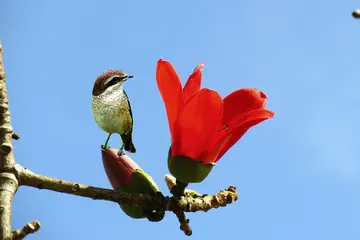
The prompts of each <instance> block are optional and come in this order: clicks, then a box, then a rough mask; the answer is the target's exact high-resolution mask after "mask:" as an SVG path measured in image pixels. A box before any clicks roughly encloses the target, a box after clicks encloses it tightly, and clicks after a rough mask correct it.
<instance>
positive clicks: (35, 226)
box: [12, 221, 40, 240]
mask: <svg viewBox="0 0 360 240" xmlns="http://www.w3.org/2000/svg"><path fill="white" fill-rule="evenodd" d="M39 229H40V223H39V221H34V222H31V223H28V224H26V225H25V226H24V227H23V228H21V229H18V230H16V231H13V233H12V234H13V236H12V240H20V239H24V238H25V237H26V236H27V235H29V234H30V233H34V232H36V231H38V230H39Z"/></svg>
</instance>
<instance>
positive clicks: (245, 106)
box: [223, 88, 267, 122]
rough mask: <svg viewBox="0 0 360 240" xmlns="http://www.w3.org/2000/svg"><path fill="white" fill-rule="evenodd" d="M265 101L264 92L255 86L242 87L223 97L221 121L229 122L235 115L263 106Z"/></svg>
mask: <svg viewBox="0 0 360 240" xmlns="http://www.w3.org/2000/svg"><path fill="white" fill-rule="evenodd" d="M266 102H267V97H266V95H265V93H263V92H261V91H259V90H257V89H255V88H243V89H240V90H237V91H235V92H232V93H231V94H229V95H228V96H227V97H225V98H224V114H223V121H224V122H230V121H231V119H232V118H233V117H234V116H236V115H239V114H244V113H246V112H249V111H251V110H255V109H259V108H264V107H265V105H266Z"/></svg>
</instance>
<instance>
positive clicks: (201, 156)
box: [156, 59, 274, 164]
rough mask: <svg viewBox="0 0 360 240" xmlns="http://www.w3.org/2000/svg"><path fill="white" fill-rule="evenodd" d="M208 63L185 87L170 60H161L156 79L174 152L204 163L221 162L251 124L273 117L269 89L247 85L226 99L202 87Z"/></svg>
mask: <svg viewBox="0 0 360 240" xmlns="http://www.w3.org/2000/svg"><path fill="white" fill-rule="evenodd" d="M203 67H204V63H202V64H200V65H198V66H197V67H196V68H195V70H194V71H193V73H192V74H191V75H190V77H189V79H188V81H187V83H186V84H185V86H184V88H182V85H181V82H180V79H179V77H178V75H177V73H176V71H175V69H174V68H173V67H172V65H171V64H170V63H169V62H166V61H163V60H162V59H160V60H159V61H158V63H157V69H156V80H157V84H158V87H159V90H160V93H161V96H162V98H163V100H164V103H165V107H166V112H167V116H168V121H169V126H170V133H171V155H172V156H178V155H182V156H186V157H189V158H192V159H194V160H197V161H201V163H203V164H211V163H215V162H217V161H218V160H219V159H220V158H221V157H222V156H223V155H224V154H225V153H226V152H227V151H228V150H229V149H230V148H231V147H232V146H233V145H234V144H235V143H236V142H237V141H238V140H239V139H240V138H241V137H242V136H243V135H244V134H245V133H246V132H247V130H249V129H250V128H251V127H253V126H255V125H257V124H259V123H260V122H262V121H264V120H266V119H269V118H272V117H273V116H274V113H273V112H271V111H268V110H266V109H264V108H265V105H266V101H267V97H266V95H265V93H263V92H261V91H259V90H257V89H253V88H244V89H240V90H236V91H235V92H233V93H231V94H230V95H228V96H227V97H225V98H224V99H222V98H221V96H220V95H219V94H218V93H217V92H215V91H213V90H210V89H207V88H203V89H200V85H201V77H202V76H201V75H202V73H201V72H202V69H203Z"/></svg>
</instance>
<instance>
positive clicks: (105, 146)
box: [103, 134, 111, 149]
mask: <svg viewBox="0 0 360 240" xmlns="http://www.w3.org/2000/svg"><path fill="white" fill-rule="evenodd" d="M110 136H111V134H109V135H108V137H107V139H106V142H105V144H104V145H103V149H107V148H108V147H109V140H110Z"/></svg>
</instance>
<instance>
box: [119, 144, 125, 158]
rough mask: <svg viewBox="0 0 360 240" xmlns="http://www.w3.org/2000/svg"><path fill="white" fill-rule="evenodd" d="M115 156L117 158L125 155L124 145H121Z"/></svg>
mask: <svg viewBox="0 0 360 240" xmlns="http://www.w3.org/2000/svg"><path fill="white" fill-rule="evenodd" d="M117 155H118V156H119V157H120V156H123V155H125V152H124V144H123V145H121V148H120V149H119V151H118V153H117Z"/></svg>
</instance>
